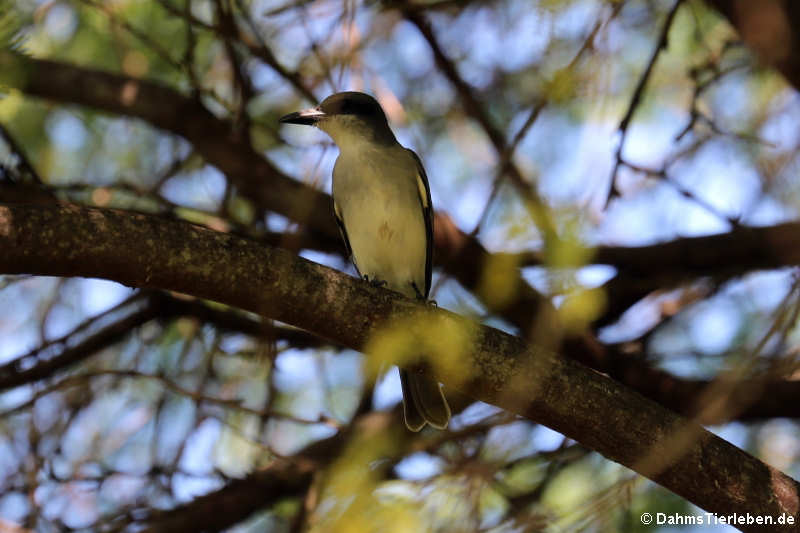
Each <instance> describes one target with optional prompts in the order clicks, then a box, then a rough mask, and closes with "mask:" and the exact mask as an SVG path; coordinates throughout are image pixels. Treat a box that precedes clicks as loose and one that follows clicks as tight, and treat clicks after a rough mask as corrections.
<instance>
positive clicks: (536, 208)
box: [398, 4, 557, 244]
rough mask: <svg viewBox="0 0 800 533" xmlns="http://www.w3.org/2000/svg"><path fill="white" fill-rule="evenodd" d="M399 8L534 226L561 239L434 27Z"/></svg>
mask: <svg viewBox="0 0 800 533" xmlns="http://www.w3.org/2000/svg"><path fill="white" fill-rule="evenodd" d="M398 8H399V9H400V10H401V11H402V12H403V16H404V17H405V18H406V19H407V20H408V21H409V22H411V23H412V24H414V25H415V26H416V27H417V29H418V30H419V32H420V33H421V34H422V37H423V38H424V39H425V40H426V41H427V42H428V46H429V47H430V49H431V52H433V57H434V60H435V61H436V65H437V66H438V67H439V70H441V72H442V73H443V74H444V75H445V77H446V78H447V79H448V80H449V81H450V83H451V84H452V85H453V87H454V88H455V90H456V92H457V93H458V96H459V98H460V100H461V104H462V106H463V107H464V111H465V112H466V113H467V115H469V116H470V117H472V118H473V120H475V121H476V122H477V123H478V124H480V126H481V128H483V130H484V132H486V136H487V137H488V138H489V141H490V142H491V143H492V146H493V147H494V149H495V152H496V153H497V154H498V157H499V158H500V159H501V160H502V165H503V166H502V167H501V168H502V170H505V171H507V172H508V175H509V176H510V177H511V181H512V183H513V184H514V186H515V187H516V189H517V191H518V192H519V193H520V194H521V195H522V197H523V199H524V205H525V207H526V209H527V210H528V213H529V214H530V216H531V218H532V219H533V222H534V224H536V227H537V228H538V229H539V231H540V232H541V233H542V237H543V240H544V241H545V244H547V243H548V242H551V241H552V240H553V239H555V238H557V233H556V228H555V225H554V224H553V221H552V219H551V217H550V213H549V209H548V206H547V204H546V202H545V201H544V199H543V198H542V197H541V196H540V195H539V192H538V191H537V190H536V186H535V185H534V184H531V183H528V181H527V180H526V179H525V177H524V176H523V175H522V172H521V171H520V170H519V168H518V167H517V166H516V165H515V164H514V163H513V162H512V161H511V158H510V155H511V153H509V157H508V159H507V160H506V159H505V157H504V154H506V152H507V151H508V141H507V140H506V138H505V134H504V133H503V132H502V131H501V130H500V129H499V128H498V127H497V126H495V125H494V124H493V123H492V120H491V118H490V117H489V113H488V112H487V111H486V108H485V107H484V106H483V105H482V104H481V103H480V102H479V101H478V99H477V98H476V96H475V94H474V91H473V88H472V87H470V85H469V84H468V83H467V82H466V81H465V80H464V79H463V78H462V77H461V75H460V74H459V73H458V70H457V69H456V66H455V64H454V63H453V62H452V61H451V60H450V59H449V58H448V57H447V55H445V53H444V50H442V47H441V45H440V44H439V40H438V39H437V37H436V34H435V33H434V31H433V28H431V25H430V23H429V22H428V21H427V19H425V17H424V15H423V14H421V13H420V12H419V11H418V10H406V9H405V4H401V5H399V6H398ZM538 105H539V104H537V105H535V106H534V108H533V111H532V112H531V117H532V118H533V119H535V118H536V116H538V111H537V107H538Z"/></svg>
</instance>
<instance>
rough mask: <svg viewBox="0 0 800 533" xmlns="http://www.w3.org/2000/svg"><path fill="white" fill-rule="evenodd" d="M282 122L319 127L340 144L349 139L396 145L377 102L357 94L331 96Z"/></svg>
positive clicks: (343, 93) (292, 114)
mask: <svg viewBox="0 0 800 533" xmlns="http://www.w3.org/2000/svg"><path fill="white" fill-rule="evenodd" d="M280 121H281V122H285V123H289V124H305V125H308V126H317V127H318V128H320V129H321V130H323V131H325V132H326V133H328V135H330V136H331V137H332V138H333V140H334V142H336V143H337V144H340V141H344V142H347V139H351V140H355V141H357V140H359V139H367V140H370V141H372V142H377V143H382V144H391V143H395V142H396V140H395V138H394V134H393V133H392V130H391V129H390V128H389V123H388V121H387V120H386V114H385V113H384V112H383V109H382V108H381V105H380V104H379V103H378V101H377V100H375V98H373V97H372V96H370V95H368V94H364V93H359V92H355V91H347V92H341V93H336V94H332V95H330V96H329V97H327V98H326V99H325V100H323V101H322V103H321V104H319V105H318V106H317V107H314V108H311V109H306V110H305V111H298V112H296V113H290V114H288V115H286V116H284V117H282V118H281V119H280ZM340 146H341V145H340Z"/></svg>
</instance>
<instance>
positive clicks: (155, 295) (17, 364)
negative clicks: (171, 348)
mask: <svg viewBox="0 0 800 533" xmlns="http://www.w3.org/2000/svg"><path fill="white" fill-rule="evenodd" d="M127 307H134V309H133V310H130V311H129V312H128V313H127V314H125V308H127ZM120 313H122V314H123V316H122V317H121V318H118V319H116V320H114V321H113V322H111V323H109V324H107V325H98V324H102V323H103V322H107V321H108V317H110V316H115V315H119V314H120ZM179 316H183V317H193V318H196V319H198V320H200V321H202V322H204V323H211V324H214V326H216V327H217V328H219V329H221V330H222V331H234V332H237V333H244V334H247V335H251V336H253V337H256V338H261V339H268V340H271V341H278V340H280V341H286V342H289V343H290V344H291V345H292V346H294V347H298V348H307V347H318V346H321V345H328V344H329V343H325V342H324V341H322V340H321V339H319V338H318V337H314V336H312V335H309V334H308V333H306V332H304V331H300V330H296V329H292V328H288V327H278V326H274V325H271V324H269V323H267V322H266V321H261V320H256V319H252V318H249V317H246V316H245V315H244V314H243V313H239V312H236V311H234V310H230V311H228V310H222V309H215V308H212V307H210V306H208V305H206V304H205V303H203V302H202V301H199V300H186V299H179V298H176V297H173V296H170V295H168V294H162V293H159V292H149V293H146V294H142V293H139V294H136V295H134V296H132V297H131V298H128V299H127V300H125V301H124V302H122V303H121V304H119V305H117V306H115V307H114V308H112V309H110V310H109V311H107V312H105V313H101V314H100V315H98V316H95V317H92V318H90V319H88V320H86V321H84V322H83V323H81V324H80V325H78V326H77V327H76V328H75V329H74V330H72V331H70V332H69V333H67V334H66V335H63V336H62V337H59V338H58V339H55V340H53V341H50V342H47V343H45V344H43V345H42V346H39V347H37V348H36V349H34V350H31V351H30V352H28V353H26V354H24V355H22V356H20V357H18V358H16V359H14V360H12V361H9V362H8V363H5V364H3V365H1V366H0V391H4V390H7V389H10V388H13V387H19V386H21V385H25V384H28V383H33V382H35V381H39V380H42V379H47V378H51V377H53V376H54V375H55V374H56V373H57V372H59V371H61V370H65V369H67V368H70V367H71V366H72V365H74V364H76V363H79V362H81V361H84V360H86V359H87V358H89V357H92V356H93V355H94V354H96V353H97V352H99V351H100V350H102V349H104V348H106V347H108V346H111V345H112V344H114V343H116V342H119V341H120V340H122V339H123V338H124V337H125V336H126V335H128V334H129V333H130V332H131V331H132V330H134V329H135V328H137V327H139V326H141V325H143V324H146V323H147V322H149V321H151V320H154V319H167V318H174V317H179Z"/></svg>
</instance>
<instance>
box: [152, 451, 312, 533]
mask: <svg viewBox="0 0 800 533" xmlns="http://www.w3.org/2000/svg"><path fill="white" fill-rule="evenodd" d="M313 474H314V465H313V463H309V462H304V461H291V460H282V459H280V460H276V461H275V463H273V464H272V465H270V466H268V467H267V468H265V469H263V470H258V471H256V472H255V473H253V474H251V475H249V476H247V477H246V478H244V479H238V480H234V481H231V482H230V483H228V484H227V485H225V487H223V488H222V489H219V490H217V491H214V492H211V493H209V494H206V495H204V496H200V497H197V498H194V499H193V500H192V501H191V502H189V503H187V504H184V505H182V506H179V507H176V508H175V509H171V510H169V511H161V512H156V513H153V515H152V516H151V517H150V520H149V526H148V527H146V528H145V529H140V530H139V531H142V532H146V533H183V532H185V531H221V530H224V529H226V528H228V527H231V526H233V525H235V524H237V523H238V522H241V521H242V520H244V519H245V518H247V517H248V516H250V515H251V514H253V513H254V512H256V511H258V510H259V509H263V508H265V507H269V506H270V505H274V504H275V503H278V502H280V501H283V500H287V499H291V498H300V497H302V496H303V495H304V494H305V493H306V491H308V488H309V487H310V486H311V481H312V479H313Z"/></svg>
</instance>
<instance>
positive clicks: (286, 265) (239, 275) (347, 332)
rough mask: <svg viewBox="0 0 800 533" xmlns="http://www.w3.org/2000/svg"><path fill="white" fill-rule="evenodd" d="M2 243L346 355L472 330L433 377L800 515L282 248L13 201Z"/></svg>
mask: <svg viewBox="0 0 800 533" xmlns="http://www.w3.org/2000/svg"><path fill="white" fill-rule="evenodd" d="M41 228H48V231H41ZM0 247H1V248H2V249H4V250H7V251H8V253H6V254H3V255H2V256H0V272H3V273H11V274H14V273H30V274H37V275H55V276H86V277H99V278H105V279H112V280H115V281H118V282H121V283H125V284H127V285H131V286H137V287H156V288H161V289H169V290H174V291H179V292H184V293H189V294H193V295H195V296H197V297H200V298H207V299H211V300H216V301H220V302H224V303H226V304H228V305H232V306H235V307H239V308H241V309H245V310H249V311H252V312H255V313H259V314H262V315H264V316H266V317H270V318H273V319H275V320H280V321H282V322H286V323H288V324H293V325H295V326H298V327H301V328H303V329H306V330H308V331H313V332H314V333H315V334H317V335H320V336H322V337H324V338H329V339H333V340H335V341H336V342H338V343H340V344H342V345H344V346H348V347H351V348H353V349H363V347H364V346H365V345H366V343H367V341H368V340H369V339H370V338H371V337H372V336H373V335H374V334H375V333H376V332H377V331H379V330H380V328H381V325H382V324H386V323H387V321H389V320H390V319H399V318H402V317H406V318H410V317H419V318H421V319H423V320H424V322H425V323H426V324H434V325H436V327H437V328H439V327H441V328H442V329H441V330H440V331H445V330H450V329H449V328H454V329H455V330H457V331H469V332H471V333H470V334H469V335H470V337H469V338H470V339H473V340H472V341H471V343H470V345H469V348H468V349H467V350H466V351H465V352H464V353H463V354H462V355H461V356H460V359H459V364H460V365H461V368H462V369H464V367H471V370H468V371H467V372H466V375H467V376H468V381H466V382H459V381H458V380H457V379H456V377H455V376H454V375H453V373H452V372H443V371H442V370H441V369H437V370H435V371H433V372H432V377H435V378H436V379H437V380H439V381H442V382H444V383H445V384H446V385H447V386H451V387H454V388H456V389H461V390H463V391H465V392H468V393H469V395H470V396H472V397H474V398H476V399H479V400H481V401H485V402H487V403H490V404H493V405H497V406H500V407H502V408H504V409H506V410H509V411H511V412H514V413H517V414H520V415H522V416H525V417H526V418H529V419H531V420H534V421H537V422H539V423H542V424H545V425H547V426H549V427H551V428H553V429H555V430H556V431H559V432H561V433H563V434H564V435H565V436H567V437H569V438H571V439H574V440H576V441H577V442H580V443H581V444H583V445H584V446H586V447H587V448H590V449H593V450H596V451H598V452H600V453H602V454H603V455H605V456H606V457H608V458H609V459H611V460H613V461H617V462H619V463H622V464H623V465H626V466H628V467H629V468H631V469H633V470H635V471H637V472H639V473H640V474H642V475H644V476H646V477H649V478H650V479H652V480H654V481H656V482H658V483H660V484H662V485H663V486H665V487H667V488H668V489H670V490H672V491H674V492H675V493H677V494H679V495H681V496H683V497H684V498H686V499H687V500H689V501H691V502H692V503H694V504H696V505H698V506H700V507H702V508H704V509H705V510H707V511H709V512H714V513H717V514H723V515H724V514H731V513H733V512H736V513H740V514H743V513H751V514H753V515H762V516H766V515H769V516H773V517H777V516H778V515H780V514H781V513H789V514H791V515H793V516H798V513H799V512H800V497H799V496H798V494H799V493H800V486H799V485H798V484H797V483H796V482H795V481H794V480H792V479H791V478H789V477H787V476H786V475H784V474H783V473H781V472H780V471H778V470H776V469H774V468H772V467H770V466H768V465H766V464H764V463H762V462H761V461H758V460H757V459H755V458H754V457H752V456H751V455H749V454H747V453H745V452H744V451H742V450H740V449H738V448H736V447H735V446H733V445H731V444H730V443H728V442H726V441H724V440H722V439H720V438H718V437H716V436H715V435H713V434H711V433H709V432H707V431H706V430H705V429H703V428H702V427H701V426H700V425H699V424H697V423H696V422H694V421H691V420H687V419H685V418H682V417H680V416H678V415H675V414H674V413H672V412H671V411H668V410H666V409H665V408H663V407H661V406H659V405H658V404H656V403H655V402H652V401H650V400H647V399H645V398H643V397H642V396H640V395H639V394H637V393H635V392H633V391H631V390H629V389H627V388H625V387H624V386H621V385H619V384H618V383H616V382H615V381H613V380H611V379H609V378H607V377H605V376H603V375H602V374H600V373H597V372H595V371H592V370H590V369H588V368H586V367H584V366H583V365H580V364H578V363H576V362H574V361H572V360H569V359H565V358H562V357H559V356H557V355H555V354H554V353H553V352H551V351H549V350H547V349H544V348H542V347H541V346H532V345H528V344H526V343H525V341H523V340H522V339H520V338H518V337H513V336H511V335H508V334H506V333H503V332H501V331H499V330H497V329H494V328H490V327H486V326H479V325H477V324H475V323H473V322H472V321H468V320H466V319H464V318H462V317H459V316H458V315H455V314H453V313H450V312H447V311H444V310H441V309H436V308H431V307H430V306H426V305H423V304H420V303H419V302H416V301H413V300H409V299H406V298H403V297H402V296H400V295H398V294H396V293H393V292H391V291H388V290H384V289H380V288H376V287H372V286H370V285H369V284H368V283H364V282H362V281H360V280H357V279H355V278H352V277H349V276H346V275H344V274H342V273H339V272H336V271H334V270H332V269H330V268H327V267H324V266H321V265H318V264H315V263H312V262H310V261H307V260H304V259H302V258H298V257H296V256H294V255H293V254H291V253H289V252H286V251H284V250H281V249H277V248H269V247H266V246H263V245H260V244H257V243H254V242H251V241H248V240H245V239H241V238H238V237H235V236H232V235H229V234H223V233H215V232H212V231H209V230H207V229H204V228H199V227H196V226H192V225H191V224H188V223H182V222H176V221H171V220H164V219H161V218H157V217H151V216H144V215H136V214H130V213H124V212H118V211H111V210H98V209H87V208H79V207H75V206H53V207H36V206H16V205H12V206H4V207H0ZM444 328H448V329H444ZM395 362H397V361H395ZM598 415H601V416H598ZM288 478H289V480H290V483H289V484H288V487H289V488H288V489H286V490H287V492H290V491H291V490H292V487H293V488H294V489H296V488H297V486H295V485H291V480H295V479H303V480H305V478H304V477H303V476H288ZM286 479H287V478H281V483H276V487H277V485H282V484H283V481H286ZM271 486H272V485H270V487H271ZM302 486H303V487H305V486H306V485H302ZM270 491H272V489H270V490H269V491H268V490H262V491H261V495H262V502H263V501H264V499H266V495H265V494H268V493H272V494H275V493H276V492H275V491H277V492H281V491H280V490H278V489H277V488H276V489H275V491H272V492H270ZM287 492H282V494H284V495H285V494H287ZM772 530H773V531H796V530H797V529H796V527H795V526H791V527H790V526H781V525H778V526H776V527H773V528H772Z"/></svg>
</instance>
